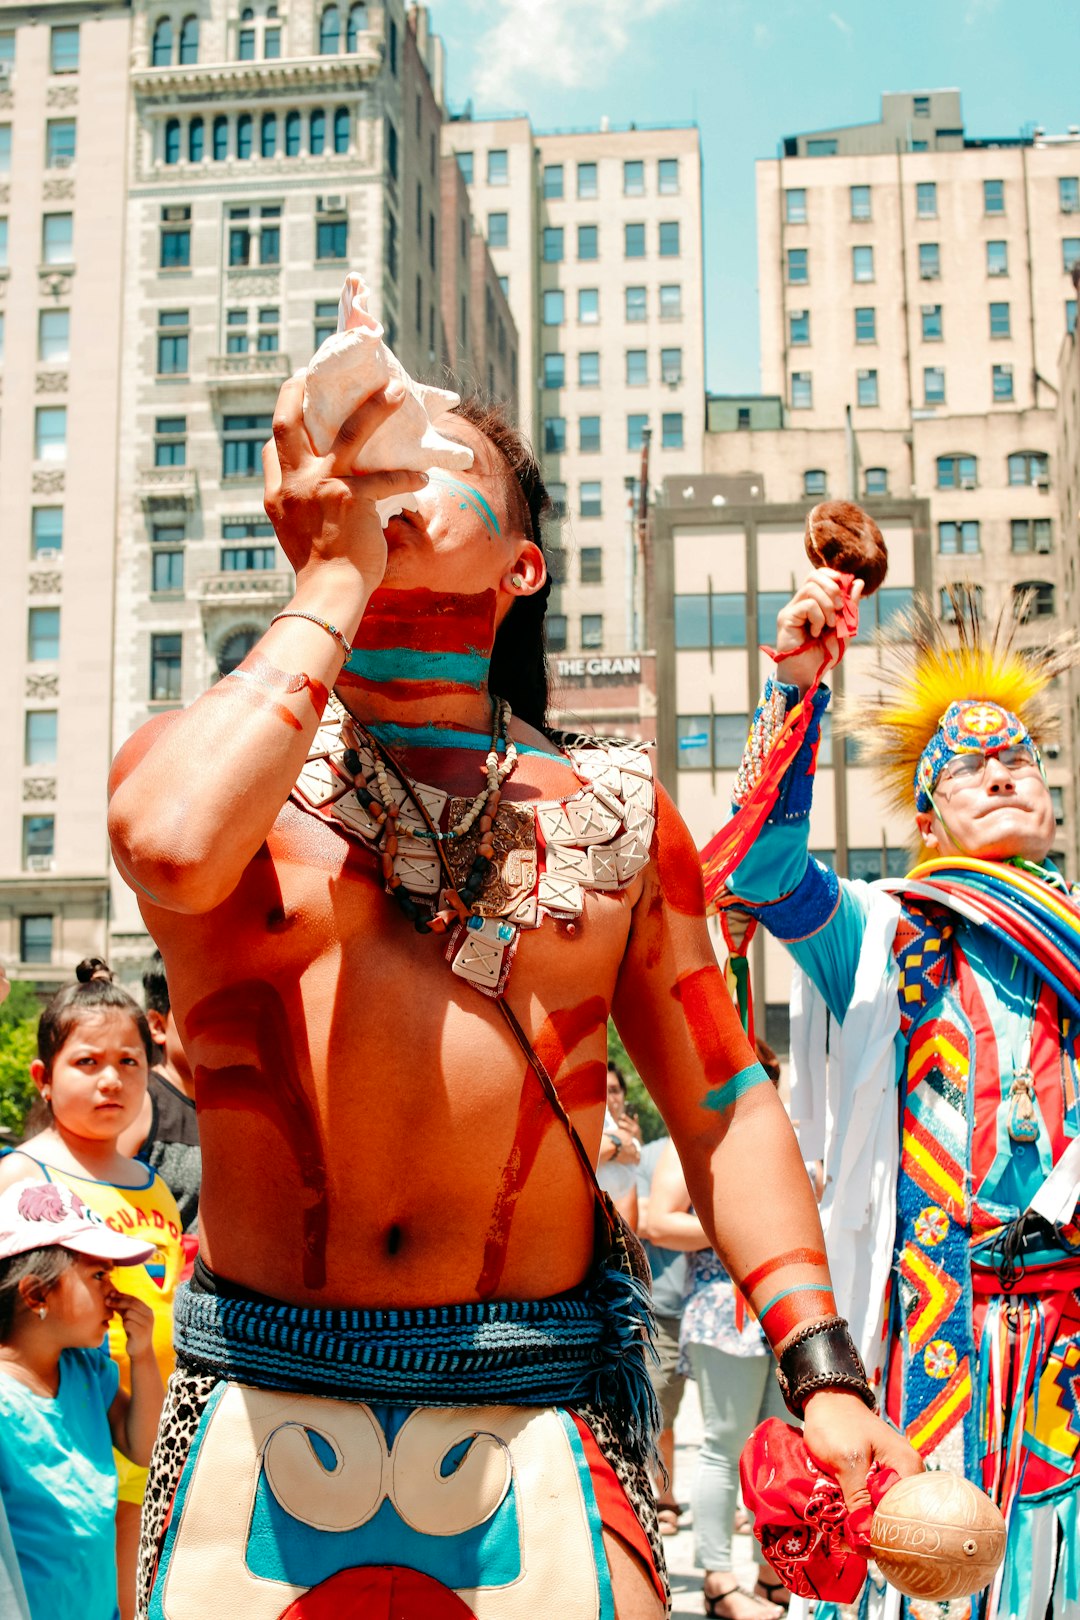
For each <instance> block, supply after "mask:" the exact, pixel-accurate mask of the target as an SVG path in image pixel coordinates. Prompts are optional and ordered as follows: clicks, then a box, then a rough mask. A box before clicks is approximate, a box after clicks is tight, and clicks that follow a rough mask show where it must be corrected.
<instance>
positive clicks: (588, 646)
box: [581, 613, 604, 651]
mask: <svg viewBox="0 0 1080 1620" xmlns="http://www.w3.org/2000/svg"><path fill="white" fill-rule="evenodd" d="M581 645H582V648H583V650H585V651H592V650H593V649H594V648H597V647H602V646H603V645H604V615H603V614H602V613H583V614H582V615H581Z"/></svg>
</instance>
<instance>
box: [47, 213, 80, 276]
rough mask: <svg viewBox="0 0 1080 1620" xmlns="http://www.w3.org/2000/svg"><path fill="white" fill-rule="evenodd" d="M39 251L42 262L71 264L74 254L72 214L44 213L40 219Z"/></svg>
mask: <svg viewBox="0 0 1080 1620" xmlns="http://www.w3.org/2000/svg"><path fill="white" fill-rule="evenodd" d="M41 252H42V262H43V263H44V264H71V262H72V259H73V256H74V254H73V215H71V214H46V215H44V217H43V219H42V221H41Z"/></svg>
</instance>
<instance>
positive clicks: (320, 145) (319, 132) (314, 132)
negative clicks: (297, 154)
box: [308, 107, 326, 157]
mask: <svg viewBox="0 0 1080 1620" xmlns="http://www.w3.org/2000/svg"><path fill="white" fill-rule="evenodd" d="M308 151H309V152H310V153H311V155H312V156H313V157H321V156H322V154H323V153H324V152H325V151H326V114H325V113H324V112H323V110H322V108H321V107H316V108H315V110H314V112H313V113H312V115H311V120H310V123H309V126H308Z"/></svg>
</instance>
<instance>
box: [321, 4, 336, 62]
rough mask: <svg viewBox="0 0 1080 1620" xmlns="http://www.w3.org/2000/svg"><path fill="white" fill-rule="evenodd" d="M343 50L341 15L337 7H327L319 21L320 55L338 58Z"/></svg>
mask: <svg viewBox="0 0 1080 1620" xmlns="http://www.w3.org/2000/svg"><path fill="white" fill-rule="evenodd" d="M340 49H341V13H340V11H339V10H338V8H337V6H327V8H326V10H325V11H324V12H323V14H322V17H321V18H320V20H319V54H320V56H336V55H337V53H338V51H340Z"/></svg>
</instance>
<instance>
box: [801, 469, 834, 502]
mask: <svg viewBox="0 0 1080 1620" xmlns="http://www.w3.org/2000/svg"><path fill="white" fill-rule="evenodd" d="M802 492H803V494H804V495H811V496H813V495H825V494H826V493H827V492H828V485H827V481H826V478H825V469H824V468H823V467H808V468H807V469H806V471H805V472H804V473H803V475H802Z"/></svg>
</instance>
